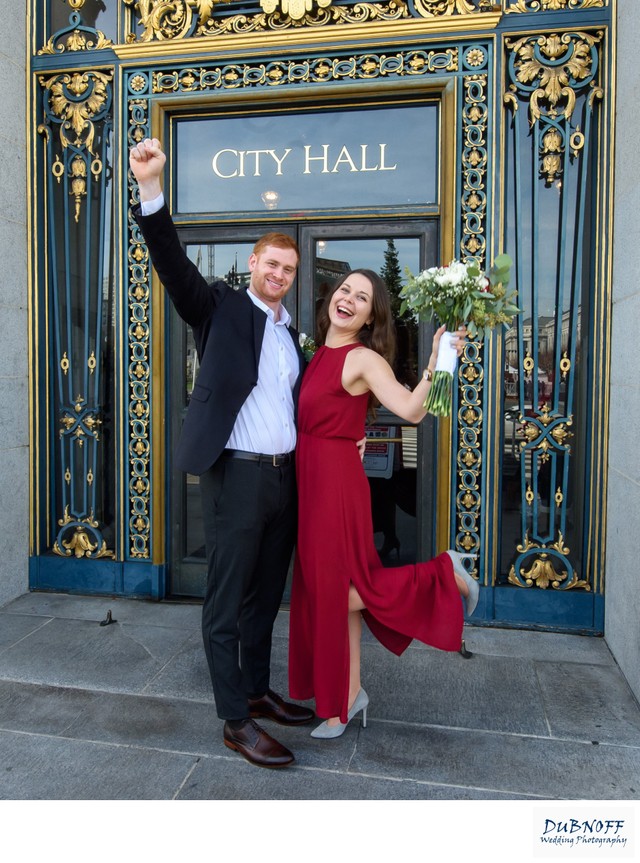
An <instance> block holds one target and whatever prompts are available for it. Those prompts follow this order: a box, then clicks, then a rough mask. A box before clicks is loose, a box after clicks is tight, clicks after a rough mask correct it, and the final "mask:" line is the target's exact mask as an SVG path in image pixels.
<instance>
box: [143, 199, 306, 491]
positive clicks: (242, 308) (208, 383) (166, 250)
mask: <svg viewBox="0 0 640 863" xmlns="http://www.w3.org/2000/svg"><path fill="white" fill-rule="evenodd" d="M134 215H135V217H136V219H137V221H138V224H139V225H140V229H141V230H142V234H143V236H144V239H145V242H146V244H147V248H148V249H149V255H150V257H151V262H152V264H153V266H154V269H155V270H156V272H157V274H158V277H159V279H160V281H161V282H162V284H163V285H164V286H165V288H166V290H167V293H168V294H169V297H170V298H171V301H172V302H173V305H174V306H175V308H176V310H177V312H178V314H179V315H180V317H181V318H182V319H183V320H184V321H186V323H187V324H189V325H190V326H191V328H192V329H193V335H194V338H195V344H196V350H197V352H198V359H199V362H200V369H199V372H198V378H197V382H196V384H195V386H194V388H193V392H192V393H191V400H190V402H189V407H188V409H187V414H186V417H185V420H184V424H183V426H182V432H181V434H180V439H179V441H178V445H177V449H176V454H175V457H176V464H177V466H178V468H179V469H180V470H183V471H186V472H187V473H191V474H195V475H200V474H202V473H204V472H205V471H206V470H208V468H210V467H211V465H212V464H214V462H215V461H216V460H217V459H218V457H219V456H220V454H221V452H222V450H223V449H224V447H225V444H226V443H227V441H228V440H229V436H230V435H231V431H232V429H233V425H234V423H235V420H236V416H237V415H238V412H239V411H240V408H241V407H242V405H243V404H244V402H245V401H246V399H247V396H248V395H249V393H250V392H251V390H252V389H253V387H254V386H255V385H256V384H257V382H258V364H259V362H260V351H261V348H262V339H263V337H264V330H265V325H266V321H267V316H266V314H265V313H264V312H263V311H262V310H261V309H259V308H258V307H257V306H256V305H255V304H254V303H253V302H252V301H251V300H250V298H249V297H248V296H247V292H246V290H234V289H233V288H231V287H230V286H229V285H228V284H227V283H226V282H223V281H215V282H213V283H212V284H209V283H208V282H207V281H206V279H205V278H204V277H203V276H202V274H201V273H200V271H199V270H198V268H197V267H196V265H195V264H194V263H193V262H192V261H191V260H189V258H188V257H187V255H186V253H185V251H184V249H183V248H182V246H181V244H180V240H179V238H178V234H177V231H176V229H175V225H174V224H173V221H172V219H171V216H170V214H169V210H168V209H167V207H166V205H165V206H163V207H162V209H161V210H159V211H158V212H157V213H154V214H153V215H151V216H142V215H141V214H140V209H139V208H136V209H135V210H134ZM288 330H289V333H290V334H291V337H292V339H293V341H294V344H295V346H296V350H297V353H298V357H299V360H300V375H299V376H298V380H297V383H296V387H295V390H294V394H293V395H294V404H297V401H298V393H299V390H300V381H301V377H302V371H303V369H304V367H305V359H304V355H303V353H302V351H301V349H300V345H299V338H298V332H297V331H296V330H295V329H294V328H293V327H289V328H288Z"/></svg>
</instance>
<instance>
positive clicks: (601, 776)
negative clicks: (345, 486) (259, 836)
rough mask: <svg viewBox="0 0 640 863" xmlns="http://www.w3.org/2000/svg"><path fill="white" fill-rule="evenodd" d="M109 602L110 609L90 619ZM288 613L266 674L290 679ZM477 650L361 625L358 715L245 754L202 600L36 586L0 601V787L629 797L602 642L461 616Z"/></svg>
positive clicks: (121, 796)
mask: <svg viewBox="0 0 640 863" xmlns="http://www.w3.org/2000/svg"><path fill="white" fill-rule="evenodd" d="M109 615H110V616H111V619H112V620H113V622H111V623H109V624H108V625H101V623H102V622H105V621H106V620H107V619H108V617H109ZM287 628H288V612H287V610H286V609H283V610H282V611H281V612H280V615H279V618H278V622H277V626H276V633H275V640H274V649H273V678H272V687H273V688H274V689H276V690H277V691H279V692H280V693H282V694H285V695H286V692H287V677H286V667H287ZM465 639H466V644H467V647H468V648H469V649H470V650H471V651H472V652H473V654H474V655H473V657H472V658H471V659H464V658H462V657H461V656H460V655H458V654H445V653H441V652H438V651H436V650H432V649H430V648H427V647H424V646H423V645H419V644H415V646H414V645H412V646H411V647H410V648H409V649H408V650H407V651H406V653H405V654H404V656H402V657H401V658H397V657H394V656H392V655H391V654H389V653H387V652H386V651H384V649H383V648H381V647H380V646H379V645H378V644H377V642H375V641H374V640H373V639H372V638H371V636H370V635H366V636H365V640H364V643H363V683H364V686H365V688H366V689H367V692H368V694H369V697H370V707H369V715H368V722H367V728H366V729H365V728H362V727H361V723H360V720H359V719H358V720H357V721H354V722H352V723H351V724H350V726H349V728H348V729H347V731H346V732H345V734H344V735H343V736H342V737H341V738H338V739H337V740H333V741H319V740H314V739H312V738H311V737H310V736H309V729H308V728H282V727H279V726H274V725H273V724H270V723H268V722H266V721H265V722H264V723H263V724H264V726H265V728H267V729H268V730H269V731H270V732H271V733H273V734H274V736H276V737H277V738H278V739H279V740H281V741H282V742H283V743H284V744H285V745H287V746H288V747H289V748H290V749H292V750H293V752H294V753H295V755H296V764H295V765H294V766H293V767H291V768H288V769H286V770H282V771H270V770H261V769H258V768H256V767H252V766H251V765H249V764H248V763H247V762H245V761H244V759H242V758H241V757H240V756H238V755H237V754H235V753H232V752H231V751H230V750H228V749H227V748H226V747H225V746H224V745H223V742H222V723H221V721H220V720H218V719H217V717H216V715H215V710H214V704H213V698H212V695H211V687H210V683H209V677H208V672H207V668H206V661H205V658H204V654H203V650H202V645H201V636H200V606H199V605H198V604H186V603H170V602H162V603H153V602H147V601H139V600H127V599H112V598H103V597H98V598H96V597H90V598H89V597H81V596H69V595H59V594H46V593H32V594H25V595H24V596H21V597H19V598H18V599H16V600H14V601H13V602H11V603H9V604H8V605H6V606H4V607H2V608H0V764H1V765H2V769H1V771H0V799H2V800H14V801H19V800H32V801H33V800H137V801H141V800H155V801H158V800H183V801H187V800H191V801H196V800H200V801H205V800H207V801H211V800H270V801H275V800H282V801H284V800H334V801H335V800H354V801H355V800H366V801H375V800H378V801H401V800H403V801H451V800H456V801H463V800H467V801H471V800H473V801H482V800H484V801H533V802H536V801H545V800H555V801H563V800H564V801H566V800H585V799H588V800H593V801H596V800H600V801H604V800H607V801H611V800H616V801H622V800H627V801H632V800H640V707H639V705H638V703H637V701H636V700H635V698H634V697H633V694H632V693H631V691H630V689H629V687H628V685H627V683H626V681H625V679H624V677H623V676H622V674H621V673H620V671H619V669H618V667H617V665H616V663H615V661H614V660H613V658H612V656H611V654H610V652H609V650H608V648H607V646H606V643H605V642H604V640H603V639H598V638H588V637H581V636H572V635H559V634H552V633H540V632H527V631H519V630H501V629H489V628H479V627H466V628H465Z"/></svg>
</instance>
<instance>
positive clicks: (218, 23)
mask: <svg viewBox="0 0 640 863" xmlns="http://www.w3.org/2000/svg"><path fill="white" fill-rule="evenodd" d="M227 2H229V0H200V2H198V0H125V3H127V4H128V5H130V6H135V8H136V9H137V10H138V13H139V15H140V21H141V24H142V26H143V31H142V33H141V34H140V35H139V36H137V35H136V34H135V33H130V34H129V35H128V36H127V42H128V43H129V44H132V43H134V42H151V41H154V40H155V41H166V40H170V39H171V40H175V39H182V38H185V37H187V36H191V35H194V36H199V37H209V36H219V35H223V34H229V33H237V34H240V33H258V32H264V31H269V30H286V29H289V28H291V27H300V26H303V25H304V26H305V27H322V26H325V25H328V24H336V25H339V24H362V23H364V22H366V21H374V20H384V21H395V20H398V19H399V18H409V17H411V13H410V12H409V8H408V6H407V3H406V2H405V0H386V2H385V3H371V2H360V3H355V4H354V5H349V6H332V5H331V0H261V4H260V5H261V7H262V11H261V12H259V13H257V14H255V15H249V14H247V13H246V12H243V13H242V14H239V15H232V16H229V17H222V16H214V15H213V11H214V9H215V7H216V5H220V4H221V3H227Z"/></svg>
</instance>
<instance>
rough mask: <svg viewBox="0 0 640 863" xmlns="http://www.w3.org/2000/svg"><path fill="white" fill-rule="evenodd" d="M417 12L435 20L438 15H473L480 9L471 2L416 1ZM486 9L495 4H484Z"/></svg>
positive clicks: (466, 0)
mask: <svg viewBox="0 0 640 863" xmlns="http://www.w3.org/2000/svg"><path fill="white" fill-rule="evenodd" d="M414 5H415V7H416V12H418V13H419V14H420V15H422V17H423V18H433V17H435V16H437V15H442V16H445V15H471V14H472V13H473V12H478V11H479V9H478V8H477V7H476V5H475V4H474V3H471V2H470V0H414ZM482 5H484V6H485V8H489V7H493V3H484V4H481V6H482Z"/></svg>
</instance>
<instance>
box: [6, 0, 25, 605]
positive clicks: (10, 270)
mask: <svg viewBox="0 0 640 863" xmlns="http://www.w3.org/2000/svg"><path fill="white" fill-rule="evenodd" d="M0 21H2V26H1V27H0V71H1V79H2V85H3V86H2V98H0V256H1V258H2V262H3V266H2V277H1V278H0V320H1V321H2V330H1V336H0V465H1V469H0V605H2V604H3V603H5V602H7V601H8V600H10V599H12V598H13V597H15V596H18V595H19V594H21V593H24V592H25V591H26V590H27V589H28V557H29V506H28V501H29V417H28V409H29V399H28V322H27V206H28V200H27V184H26V166H27V147H26V146H25V140H26V138H25V136H26V104H25V74H26V53H27V37H26V3H20V2H18V3H15V2H13V0H0Z"/></svg>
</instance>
